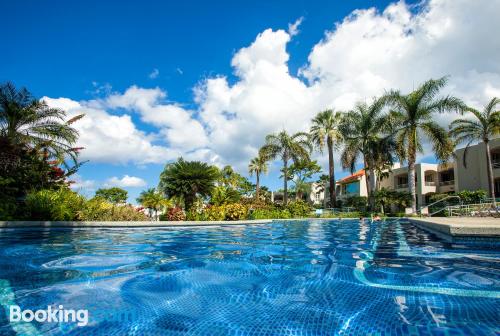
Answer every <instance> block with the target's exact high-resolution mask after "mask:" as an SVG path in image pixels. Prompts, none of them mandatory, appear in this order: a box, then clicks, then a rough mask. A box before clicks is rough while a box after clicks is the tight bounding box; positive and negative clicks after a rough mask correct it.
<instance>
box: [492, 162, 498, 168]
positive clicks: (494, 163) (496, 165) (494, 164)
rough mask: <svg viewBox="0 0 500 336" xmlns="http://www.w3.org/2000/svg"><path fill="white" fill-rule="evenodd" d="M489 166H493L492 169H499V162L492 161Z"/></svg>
mask: <svg viewBox="0 0 500 336" xmlns="http://www.w3.org/2000/svg"><path fill="white" fill-rule="evenodd" d="M491 165H492V166H493V169H497V168H500V161H493V162H491Z"/></svg>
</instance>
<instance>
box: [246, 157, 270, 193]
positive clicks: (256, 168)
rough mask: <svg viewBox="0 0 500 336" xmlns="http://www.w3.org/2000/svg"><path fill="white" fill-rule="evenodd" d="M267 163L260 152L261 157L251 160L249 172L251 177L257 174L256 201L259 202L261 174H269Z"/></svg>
mask: <svg viewBox="0 0 500 336" xmlns="http://www.w3.org/2000/svg"><path fill="white" fill-rule="evenodd" d="M267 161H268V160H267V158H266V157H265V155H264V153H262V152H261V151H260V152H259V155H257V156H256V157H254V158H253V159H252V160H250V164H249V165H248V172H249V173H250V176H253V174H255V199H257V200H258V199H259V191H260V174H262V173H264V174H267V172H268V164H267Z"/></svg>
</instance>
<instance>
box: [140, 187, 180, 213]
mask: <svg viewBox="0 0 500 336" xmlns="http://www.w3.org/2000/svg"><path fill="white" fill-rule="evenodd" d="M137 202H138V203H139V204H141V205H142V206H143V207H145V208H146V209H149V213H150V216H149V217H153V216H152V214H151V213H152V212H154V219H155V220H158V211H159V210H161V209H163V208H168V207H170V206H172V205H173V203H172V202H171V201H170V200H168V199H166V198H165V197H164V196H163V194H162V193H161V192H159V191H157V190H156V189H155V188H150V189H147V190H144V191H143V192H141V194H140V195H139V197H138V198H137Z"/></svg>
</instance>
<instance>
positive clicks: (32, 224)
mask: <svg viewBox="0 0 500 336" xmlns="http://www.w3.org/2000/svg"><path fill="white" fill-rule="evenodd" d="M271 222H272V220H270V219H261V220H239V221H206V222H205V221H204V222H201V221H175V222H174V221H159V222H152V221H144V222H102V221H101V222H77V221H71V222H57V221H53V222H52V221H0V228H114V227H116V228H121V227H148V228H150V227H182V226H220V225H249V224H268V223H271Z"/></svg>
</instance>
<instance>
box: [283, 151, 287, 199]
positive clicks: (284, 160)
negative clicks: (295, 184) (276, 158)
mask: <svg viewBox="0 0 500 336" xmlns="http://www.w3.org/2000/svg"><path fill="white" fill-rule="evenodd" d="M283 190H284V191H283V204H284V205H287V204H288V156H287V155H286V154H285V155H284V157H283Z"/></svg>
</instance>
